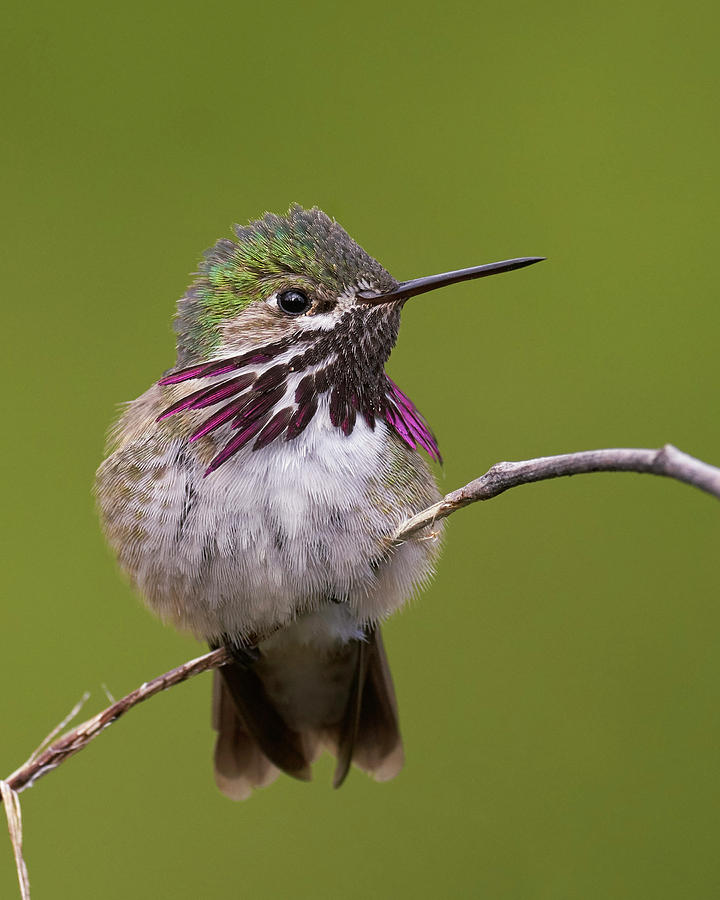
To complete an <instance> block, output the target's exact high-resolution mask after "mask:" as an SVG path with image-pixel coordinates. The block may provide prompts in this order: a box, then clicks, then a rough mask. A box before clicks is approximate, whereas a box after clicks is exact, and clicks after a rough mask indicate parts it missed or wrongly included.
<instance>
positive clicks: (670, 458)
mask: <svg viewBox="0 0 720 900" xmlns="http://www.w3.org/2000/svg"><path fill="white" fill-rule="evenodd" d="M587 472H647V473H649V474H651V475H665V476H666V477H668V478H674V479H676V480H677V481H684V482H685V483H686V484H692V485H694V486H695V487H697V488H700V490H702V491H707V492H708V494H713V496H715V497H717V498H718V499H720V469H717V468H715V466H711V465H708V463H705V462H702V461H701V460H699V459H695V457H694V456H689V455H688V454H687V453H683V452H682V451H681V450H678V449H677V447H673V445H672V444H665V446H664V447H662V448H661V449H660V450H638V449H622V448H618V449H613V450H585V451H583V452H581V453H563V454H562V455H560V456H539V457H538V458H537V459H527V460H524V461H523V462H499V463H495V465H494V466H493V467H492V468H491V469H488V471H487V472H486V473H485V474H484V475H481V476H480V478H476V479H475V480H474V481H471V482H470V483H469V484H466V485H465V487H461V488H459V489H458V490H457V491H451V492H450V493H449V494H446V495H445V496H444V497H443V499H442V500H440V501H439V503H435V504H434V505H433V506H430V507H428V509H425V510H423V511H422V512H421V513H418V514H417V515H416V516H413V517H412V518H411V519H408V520H407V521H406V522H403V523H402V525H400V526H399V527H398V528H397V529H396V531H395V533H394V534H393V535H392V537H391V538H390V542H391V544H401V543H402V542H403V541H405V540H407V539H408V538H409V537H412V536H413V535H414V534H416V533H417V532H418V531H420V530H421V529H423V528H425V527H426V526H427V525H432V523H433V522H436V521H437V520H438V519H444V518H445V517H446V516H449V515H450V513H454V512H455V511H456V510H458V509H462V508H463V507H464V506H469V505H470V504H471V503H477V502H478V501H479V500H491V499H492V498H493V497H497V496H498V494H502V493H504V492H505V491H507V490H509V489H510V488H513V487H517V486H518V485H520V484H532V483H533V482H534V481H547V480H548V479H550V478H560V477H561V476H562V475H583V474H585V473H587Z"/></svg>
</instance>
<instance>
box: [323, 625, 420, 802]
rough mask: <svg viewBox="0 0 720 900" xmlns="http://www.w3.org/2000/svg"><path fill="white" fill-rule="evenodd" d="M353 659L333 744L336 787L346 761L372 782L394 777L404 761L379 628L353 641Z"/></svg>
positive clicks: (392, 690) (346, 764)
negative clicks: (361, 639)
mask: <svg viewBox="0 0 720 900" xmlns="http://www.w3.org/2000/svg"><path fill="white" fill-rule="evenodd" d="M356 654H357V660H356V663H355V673H354V677H353V682H352V686H351V688H350V695H349V698H348V705H347V708H346V711H345V717H344V719H343V721H342V724H341V726H340V731H339V735H338V743H337V766H336V767H335V774H334V776H333V787H336V788H338V787H340V785H341V784H342V783H343V781H344V780H345V778H346V777H347V774H348V772H349V770H350V764H351V763H355V765H356V766H359V768H361V769H363V770H364V771H366V772H368V773H369V774H371V775H372V776H373V778H375V780H376V781H388V780H389V779H391V778H394V777H395V776H396V775H397V774H398V772H399V771H400V769H402V767H403V762H404V761H405V757H404V753H403V746H402V738H401V736H400V726H399V723H398V711H397V700H396V698H395V689H394V687H393V683H392V676H391V675H390V667H389V665H388V661H387V656H386V654H385V647H384V646H383V641H382V636H381V634H380V628H379V627H377V626H376V627H374V628H372V630H370V631H369V632H368V634H367V635H366V640H365V641H357V642H356Z"/></svg>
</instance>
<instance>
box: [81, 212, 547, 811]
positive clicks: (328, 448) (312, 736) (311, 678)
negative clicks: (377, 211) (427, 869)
mask: <svg viewBox="0 0 720 900" xmlns="http://www.w3.org/2000/svg"><path fill="white" fill-rule="evenodd" d="M540 259H542V257H523V258H519V259H511V260H505V261H503V262H498V263H491V264H489V265H481V266H475V267H472V268H467V269H460V270H457V271H452V272H446V273H444V274H440V275H432V276H428V277H423V278H416V279H413V280H410V281H402V282H398V281H396V280H395V278H393V277H392V275H390V274H389V273H388V272H387V271H386V270H385V269H384V268H383V266H382V265H380V263H379V262H377V261H376V260H375V259H373V258H372V257H371V256H370V255H369V254H368V253H366V252H365V250H363V249H362V248H361V247H360V246H359V245H358V244H357V243H356V242H355V241H354V240H353V239H352V238H351V237H350V236H349V235H348V233H347V232H346V231H345V230H344V229H343V228H342V227H341V226H340V225H339V224H337V223H336V222H335V221H334V220H333V219H331V218H330V217H328V216H327V215H326V214H325V213H324V212H322V211H321V210H319V209H317V208H313V209H303V208H301V207H300V206H297V205H293V206H292V207H291V208H290V210H289V212H288V213H287V215H286V216H277V215H273V214H270V213H267V214H265V215H264V216H263V217H262V218H261V219H259V220H257V221H253V222H251V223H250V224H248V225H246V226H242V227H241V226H235V231H234V238H233V239H232V240H228V239H222V240H219V241H218V242H217V243H216V244H215V245H214V246H213V247H212V248H211V249H209V250H208V251H206V252H205V254H204V257H203V259H202V261H201V263H200V265H199V271H198V272H197V277H196V278H195V280H194V282H193V283H192V285H191V286H190V287H189V288H188V290H187V292H186V293H185V295H184V296H183V297H182V298H181V299H180V300H179V301H178V305H177V314H176V316H175V330H176V333H177V359H176V362H175V365H174V366H173V367H172V368H171V369H169V370H167V371H166V372H165V373H164V374H163V375H162V377H161V378H159V379H158V380H157V381H156V382H155V383H154V384H153V385H152V386H151V387H150V388H149V389H148V390H147V391H146V392H145V393H144V394H142V396H140V397H139V398H138V399H137V400H134V401H132V402H131V403H128V404H126V405H125V408H124V410H123V412H122V414H121V416H120V419H119V420H118V422H117V423H116V424H115V426H114V427H113V428H112V429H111V432H110V436H109V440H108V447H107V458H106V459H105V461H104V462H103V463H102V464H101V466H100V467H99V469H98V472H97V476H96V497H97V502H98V507H99V513H100V517H101V521H102V525H103V529H104V532H105V535H106V537H107V540H108V542H109V544H110V546H111V548H112V550H113V551H114V553H115V555H116V556H117V559H118V561H119V564H120V566H121V568H122V569H123V570H124V571H125V573H126V574H127V575H128V576H129V578H130V580H131V582H132V584H133V585H134V586H135V588H136V589H137V590H138V591H139V592H140V594H141V595H142V596H143V598H144V599H145V601H146V603H147V604H148V606H149V607H150V609H151V610H152V611H154V612H155V613H156V614H157V615H158V616H159V617H160V618H161V619H163V620H165V621H167V622H170V623H172V624H173V625H175V626H176V627H177V628H179V629H181V630H183V631H186V632H190V633H191V634H193V635H194V636H195V637H197V638H199V639H201V640H203V641H206V642H208V643H209V645H210V647H212V648H217V647H222V646H224V647H227V648H228V650H229V652H230V656H231V658H232V662H231V663H229V664H227V665H225V666H223V667H221V668H220V669H218V670H216V671H215V672H214V685H213V724H214V728H215V730H216V732H217V738H216V743H215V752H214V767H215V780H216V783H217V785H218V787H219V788H220V790H221V791H222V792H223V793H224V794H226V795H227V796H228V797H230V798H232V799H235V800H240V799H245V798H246V797H248V796H249V795H250V794H251V792H252V791H253V789H255V788H258V787H262V786H265V785H267V784H269V783H270V782H272V781H273V780H275V778H276V777H277V776H278V775H279V773H280V772H285V773H287V774H288V775H291V776H294V777H295V778H299V779H302V780H309V778H310V776H311V766H312V763H313V762H314V760H315V759H316V757H317V756H318V755H319V753H320V752H322V751H323V750H324V749H327V750H329V751H330V752H331V753H333V754H334V755H335V757H336V760H337V762H336V767H335V773H334V779H333V783H334V785H335V786H336V787H338V786H340V785H341V784H342V782H343V781H344V779H345V777H346V776H347V774H348V771H349V769H350V766H351V764H355V765H356V766H358V767H359V768H360V769H362V770H364V771H366V772H367V773H369V774H370V775H371V776H373V777H374V778H375V779H376V780H378V781H384V780H387V779H390V778H393V777H394V776H395V775H397V773H398V772H399V771H400V769H401V768H402V765H403V759H404V757H403V745H402V740H401V736H400V729H399V724H398V711H397V702H396V696H395V690H394V687H393V682H392V678H391V675H390V669H389V667H388V663H387V658H386V654H385V650H384V648H383V642H382V638H381V624H382V622H383V621H384V620H385V619H386V618H387V617H388V616H389V615H390V614H391V613H393V612H395V611H396V610H397V609H399V608H400V607H401V606H402V605H403V603H404V602H405V601H406V600H407V599H408V598H410V597H411V596H413V595H414V594H415V593H417V592H418V591H419V590H420V589H421V588H422V586H423V585H425V583H426V582H427V581H428V579H429V578H430V576H431V574H432V572H433V568H434V565H435V563H436V560H437V556H438V550H439V546H440V538H441V532H442V527H441V524H440V523H437V524H435V525H434V526H433V527H432V528H431V527H429V526H428V527H427V528H425V529H424V530H423V531H421V532H419V533H418V534H417V535H415V536H414V537H412V538H410V539H408V540H406V541H405V542H404V543H402V544H401V545H400V546H393V544H392V543H391V541H390V540H389V537H390V536H391V535H392V534H393V532H394V530H395V529H396V528H397V526H399V525H400V524H401V523H402V522H403V521H404V520H406V519H407V518H409V517H411V516H413V515H415V514H416V513H418V512H420V511H422V510H423V509H425V508H427V507H428V506H430V505H432V504H433V503H435V502H436V501H438V500H439V499H440V493H439V491H438V487H437V484H436V480H435V477H434V475H433V472H432V470H431V468H430V466H429V465H428V462H427V460H426V458H425V457H427V458H429V459H430V460H434V461H436V462H440V461H441V458H440V452H439V449H438V444H437V441H436V438H435V436H434V434H433V432H432V430H431V428H430V427H429V425H428V423H427V422H426V420H425V419H424V418H423V416H422V415H421V413H420V412H419V411H418V409H417V408H416V406H415V405H414V404H413V402H412V401H411V400H410V399H409V398H408V396H407V395H406V394H405V393H404V392H403V391H402V390H401V389H400V388H399V387H398V386H397V385H396V384H395V383H394V382H393V381H392V379H391V378H390V377H389V376H388V375H387V374H386V372H385V364H386V363H387V361H388V358H389V356H390V353H391V351H392V349H393V346H394V344H395V341H396V339H397V335H398V329H399V326H400V313H401V310H402V309H403V306H404V305H405V303H406V302H407V301H408V300H409V299H411V298H412V297H415V296H417V295H420V294H423V293H426V292H428V291H433V290H435V289H437V288H440V287H443V286H445V285H450V284H455V283H457V282H461V281H466V280H470V279H474V278H480V277H483V276H487V275H492V274H496V273H501V272H507V271H510V270H512V269H519V268H522V267H523V266H528V265H531V264H532V263H535V262H538V261H540Z"/></svg>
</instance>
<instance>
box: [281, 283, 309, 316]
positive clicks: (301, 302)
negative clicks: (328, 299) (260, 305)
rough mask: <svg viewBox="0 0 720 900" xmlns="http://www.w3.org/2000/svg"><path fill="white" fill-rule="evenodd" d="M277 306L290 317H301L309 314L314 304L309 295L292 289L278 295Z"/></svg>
mask: <svg viewBox="0 0 720 900" xmlns="http://www.w3.org/2000/svg"><path fill="white" fill-rule="evenodd" d="M277 305H278V306H279V307H280V309H281V310H282V311H283V312H284V313H286V314H287V315H288V316H299V315H302V313H304V312H307V311H308V310H309V309H310V307H311V305H312V304H311V302H310V299H309V298H308V296H307V294H304V293H303V292H302V291H297V290H295V288H292V289H291V290H289V291H283V292H282V294H278V297H277Z"/></svg>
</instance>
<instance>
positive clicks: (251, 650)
mask: <svg viewBox="0 0 720 900" xmlns="http://www.w3.org/2000/svg"><path fill="white" fill-rule="evenodd" d="M219 647H226V648H227V650H228V652H229V653H230V656H232V658H233V662H234V663H236V664H237V665H238V666H240V668H241V669H251V668H252V667H253V665H254V664H255V663H256V662H257V661H258V660H259V659H260V656H261V653H260V650H259V649H258V648H257V647H254V646H252V645H251V644H244V643H242V642H241V641H238V639H237V638H233V637H230V635H228V634H224V635H223V636H222V638H221V639H220V640H219V641H217V642H213V643H212V644H210V649H211V650H217V649H218V648H219Z"/></svg>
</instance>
